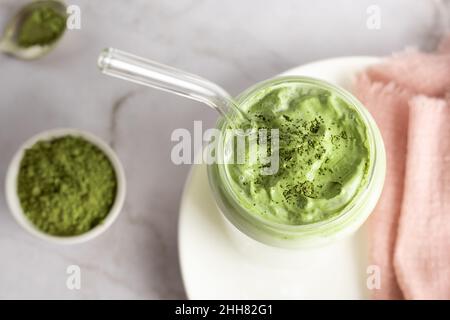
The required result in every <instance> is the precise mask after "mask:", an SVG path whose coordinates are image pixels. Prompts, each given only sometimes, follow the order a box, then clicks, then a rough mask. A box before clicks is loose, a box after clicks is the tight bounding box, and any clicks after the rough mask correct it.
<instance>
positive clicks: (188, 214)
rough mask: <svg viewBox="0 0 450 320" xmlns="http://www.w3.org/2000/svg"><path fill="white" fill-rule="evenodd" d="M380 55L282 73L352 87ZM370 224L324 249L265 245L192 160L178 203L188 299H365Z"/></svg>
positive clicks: (299, 68)
mask: <svg viewBox="0 0 450 320" xmlns="http://www.w3.org/2000/svg"><path fill="white" fill-rule="evenodd" d="M379 61H380V59H379V58H375V57H344V58H335V59H329V60H323V61H318V62H314V63H310V64H307V65H304V66H300V67H297V68H294V69H292V70H289V71H287V72H285V73H283V75H305V76H310V77H315V78H319V79H323V80H326V81H329V82H331V83H334V84H337V85H339V86H341V87H343V88H345V89H347V90H349V91H350V92H351V91H352V87H351V85H352V83H353V80H354V76H355V74H356V73H358V72H359V71H361V70H363V69H364V68H366V67H367V66H369V65H371V64H374V63H377V62H379ZM365 229H366V227H365V226H363V227H362V228H361V229H360V230H359V231H358V232H356V233H355V234H354V235H352V236H350V237H348V238H346V239H343V240H341V241H339V242H335V243H333V244H331V245H328V246H326V247H320V248H315V249H308V250H304V249H302V250H285V249H278V248H272V247H269V246H266V245H263V244H260V243H258V242H256V241H254V240H252V239H250V238H248V237H247V236H245V235H244V234H242V233H240V232H239V231H237V230H236V229H235V228H234V227H233V226H232V225H231V224H230V223H229V222H228V221H226V220H225V218H223V216H222V214H221V213H220V212H219V210H218V209H217V207H216V205H215V201H214V199H213V196H212V194H211V191H210V189H209V185H208V177H207V173H206V165H193V167H192V169H191V173H190V175H189V178H188V180H187V182H186V185H185V188H184V193H183V197H182V200H181V206H180V220H179V226H178V241H179V256H180V264H181V272H182V276H183V280H184V286H185V289H186V292H187V295H188V297H189V298H190V299H367V298H368V297H369V292H368V289H367V286H366V279H367V273H366V270H367V267H368V259H367V258H368V257H367V253H368V244H367V233H366V231H365Z"/></svg>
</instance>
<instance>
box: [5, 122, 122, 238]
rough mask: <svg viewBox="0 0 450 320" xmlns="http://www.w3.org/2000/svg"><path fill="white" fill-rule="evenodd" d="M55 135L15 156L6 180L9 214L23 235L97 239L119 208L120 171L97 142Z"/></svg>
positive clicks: (67, 135) (108, 149) (77, 136)
mask: <svg viewBox="0 0 450 320" xmlns="http://www.w3.org/2000/svg"><path fill="white" fill-rule="evenodd" d="M63 132H64V131H63ZM59 133H60V134H57V135H56V136H53V137H52V138H50V139H48V138H41V139H37V138H34V139H33V143H30V142H29V143H27V144H26V147H24V148H23V149H22V150H20V151H19V153H18V155H16V159H14V160H13V163H12V165H11V167H10V170H9V171H10V172H8V177H7V198H8V203H9V205H10V208H11V211H12V212H13V215H14V216H15V217H16V219H17V220H18V222H19V223H20V224H22V225H23V226H24V227H25V228H26V229H28V231H31V232H32V233H34V234H36V233H38V235H39V233H40V235H42V233H43V234H44V237H46V236H50V237H51V238H59V239H64V238H77V237H81V238H82V237H84V236H87V235H88V234H92V233H97V234H98V233H99V231H102V229H105V228H106V227H108V226H109V225H110V224H112V220H113V219H114V218H115V217H116V216H117V215H118V213H119V211H120V208H121V206H122V204H123V201H124V193H125V191H124V188H125V187H124V174H123V169H122V167H121V165H120V163H119V162H118V159H117V158H116V156H115V155H114V153H113V151H112V150H111V149H110V148H109V147H108V146H107V145H106V144H104V143H103V142H101V141H99V140H98V139H97V138H95V137H92V136H89V135H87V134H83V136H80V135H76V134H66V135H64V134H61V132H59ZM47 134H48V133H47ZM38 137H39V136H38ZM85 137H86V139H85ZM94 140H95V141H94ZM18 159H19V160H18ZM14 177H15V179H14ZM14 180H15V181H14ZM14 184H15V185H14ZM14 189H15V191H16V192H15V195H12V193H13V191H14ZM12 190H13V191H12ZM19 211H20V213H18V212H19ZM111 215H112V216H113V217H110V216H111ZM23 217H26V219H24V218H23ZM24 220H27V221H26V222H25V221H24ZM107 220H108V223H105V222H106V221H107ZM105 224H107V225H106V226H104V225H105ZM30 227H31V228H30ZM30 229H34V230H30ZM36 229H37V230H36ZM98 229H100V230H98ZM93 231H96V232H93ZM47 238H48V237H47ZM88 238H92V236H89V237H88ZM85 240H86V239H85ZM74 242H82V241H74Z"/></svg>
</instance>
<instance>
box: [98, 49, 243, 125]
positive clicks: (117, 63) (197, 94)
mask: <svg viewBox="0 0 450 320" xmlns="http://www.w3.org/2000/svg"><path fill="white" fill-rule="evenodd" d="M98 67H99V68H100V70H101V71H102V72H103V73H104V74H107V75H109V76H113V77H116V78H120V79H124V80H128V81H131V82H135V83H138V84H141V85H144V86H149V87H152V88H156V89H160V90H164V91H167V92H171V93H175V94H178V95H181V96H184V97H187V98H190V99H193V100H197V101H200V102H203V103H204V104H206V105H208V106H210V107H212V108H213V109H214V110H216V111H218V112H219V113H220V114H221V115H222V116H223V117H225V119H226V120H227V121H228V123H229V124H230V125H231V126H232V128H234V129H244V130H247V129H249V126H250V122H249V120H248V118H247V116H246V115H245V114H244V113H243V112H242V111H241V110H240V109H239V108H238V107H237V106H236V104H235V103H234V101H233V100H232V98H231V97H230V95H229V94H228V93H227V92H226V91H225V90H224V89H222V88H221V87H220V86H218V85H216V84H215V83H213V82H211V81H208V80H206V79H203V78H201V77H199V76H196V75H193V74H190V73H187V72H184V71H181V70H178V69H175V68H172V67H170V66H166V65H164V64H160V63H158V62H154V61H151V60H147V59H144V58H141V57H138V56H135V55H133V54H130V53H127V52H123V51H120V50H117V49H113V48H108V49H105V50H103V51H102V52H101V54H100V56H99V58H98ZM232 114H234V115H237V116H238V117H241V120H242V119H243V120H246V121H244V122H242V121H241V123H244V124H246V125H245V126H244V128H243V126H242V125H240V126H237V125H236V118H235V117H233V116H232Z"/></svg>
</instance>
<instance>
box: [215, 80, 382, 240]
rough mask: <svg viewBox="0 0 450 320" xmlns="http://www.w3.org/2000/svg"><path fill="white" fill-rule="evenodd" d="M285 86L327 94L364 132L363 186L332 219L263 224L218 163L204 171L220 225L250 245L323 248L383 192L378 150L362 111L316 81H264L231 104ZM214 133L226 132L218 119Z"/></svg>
mask: <svg viewBox="0 0 450 320" xmlns="http://www.w3.org/2000/svg"><path fill="white" fill-rule="evenodd" d="M285 82H295V83H298V84H302V85H305V86H308V87H311V88H317V89H324V90H327V91H330V92H332V93H333V94H334V95H336V96H337V97H339V98H340V99H342V100H343V101H345V102H346V103H347V104H348V105H350V106H352V107H353V108H354V109H355V111H356V112H357V113H358V114H359V115H360V117H361V119H362V121H363V122H364V124H365V125H366V127H367V130H366V131H367V138H368V148H369V159H371V161H369V162H370V164H369V168H368V171H367V172H368V174H367V177H368V178H367V181H366V182H365V185H363V186H362V188H361V190H360V191H359V192H358V193H357V194H356V196H355V197H354V199H353V200H352V201H351V202H350V203H349V204H348V205H347V206H345V208H344V209H343V210H342V212H340V213H339V214H338V215H336V216H334V217H331V218H329V219H327V220H323V221H319V222H314V223H310V224H303V225H291V224H282V223H278V222H274V221H268V220H267V219H264V218H262V217H260V216H258V215H255V214H252V213H251V212H249V211H248V210H247V209H246V208H244V207H243V206H242V205H241V204H240V203H239V201H238V200H237V197H236V196H235V195H234V193H233V191H232V189H231V185H230V177H229V176H228V174H227V170H226V164H224V163H225V161H224V159H217V161H216V162H215V163H213V164H209V165H208V178H209V183H210V187H211V190H212V193H213V196H214V198H215V200H216V203H217V205H218V207H219V210H220V211H221V212H222V213H223V215H224V216H225V217H226V219H227V220H228V221H229V222H231V224H232V225H233V226H234V227H236V228H237V229H238V230H240V231H241V232H242V233H244V234H245V235H247V236H249V237H251V238H253V239H254V240H257V241H259V242H261V243H264V244H267V245H270V246H275V247H281V248H301V247H312V246H318V245H323V244H326V243H328V242H330V241H333V240H336V239H339V238H342V237H343V236H346V235H349V234H351V233H353V232H355V231H356V230H357V229H358V228H359V227H360V226H361V225H362V224H363V223H364V221H365V220H366V219H367V218H368V216H369V215H370V213H371V212H372V210H373V209H374V207H375V205H376V203H377V201H378V199H379V197H380V194H381V191H382V188H383V183H384V177H385V171H386V155H385V150H384V145H383V141H382V138H381V134H380V132H379V130H378V128H377V126H376V124H375V121H374V120H373V118H372V117H371V115H370V114H369V112H368V111H367V110H366V109H365V108H364V106H363V105H362V104H361V103H360V102H359V101H358V100H357V99H356V98H355V97H354V96H353V95H351V94H350V93H349V92H347V91H345V90H344V89H342V88H339V87H337V86H335V85H332V84H330V83H327V82H325V81H322V80H318V79H313V78H309V77H300V76H295V77H293V76H290V77H280V78H275V79H271V80H267V81H264V82H261V83H258V84H256V85H255V86H253V87H251V88H249V89H247V90H246V91H245V92H243V93H242V94H240V95H239V96H238V97H237V98H236V101H237V104H238V105H240V104H243V103H244V102H245V101H246V100H247V99H249V98H250V97H252V96H253V95H254V94H256V93H258V92H260V91H261V90H264V89H265V88H269V87H271V86H275V85H279V84H283V83H285ZM217 128H218V129H219V130H220V131H221V132H223V131H224V130H225V129H226V128H227V126H226V124H225V121H224V120H223V119H219V121H218V124H217ZM226 136H227V135H226V134H221V135H220V137H221V138H220V139H222V140H223V139H226ZM218 145H221V146H226V143H225V141H221V143H219V144H218ZM225 153H226V152H218V156H219V157H220V154H222V157H223V154H225Z"/></svg>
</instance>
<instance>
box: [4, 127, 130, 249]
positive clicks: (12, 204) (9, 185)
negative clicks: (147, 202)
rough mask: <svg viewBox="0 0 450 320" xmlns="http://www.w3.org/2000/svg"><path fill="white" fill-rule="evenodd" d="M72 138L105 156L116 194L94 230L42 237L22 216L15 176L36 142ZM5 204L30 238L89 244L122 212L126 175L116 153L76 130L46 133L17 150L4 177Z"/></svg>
mask: <svg viewBox="0 0 450 320" xmlns="http://www.w3.org/2000/svg"><path fill="white" fill-rule="evenodd" d="M67 135H72V136H76V137H81V138H83V139H85V140H87V141H89V142H90V143H92V144H93V145H95V146H97V147H98V148H99V149H100V150H102V151H103V152H104V154H105V155H106V156H107V157H108V159H109V160H110V162H111V164H112V166H113V168H114V170H115V173H116V179H117V194H116V199H115V201H114V204H113V206H112V208H111V211H110V212H109V214H108V215H107V216H106V218H105V220H104V221H103V222H102V223H100V224H99V225H97V226H96V227H94V228H93V229H91V230H89V231H87V232H85V233H83V234H80V235H76V236H67V237H63V236H54V235H51V234H48V233H45V232H44V231H41V230H39V229H38V228H37V227H36V226H35V225H34V224H33V223H32V222H31V221H30V220H29V219H28V218H27V217H26V216H25V214H24V213H23V211H22V207H21V205H20V200H19V197H18V194H17V176H18V173H19V169H20V162H21V161H22V158H23V155H24V152H25V150H26V149H29V148H30V147H32V146H33V145H34V144H35V143H36V142H38V141H42V140H52V139H55V138H59V137H63V136H67ZM5 190H6V201H7V203H8V206H9V209H10V211H11V213H12V215H13V217H14V218H15V219H16V221H17V222H18V223H19V224H20V225H21V226H22V227H23V228H24V229H25V230H27V231H28V232H29V233H30V234H32V235H34V236H37V237H39V238H41V239H44V240H47V241H50V242H53V243H58V244H76V243H82V242H85V241H88V240H91V239H93V238H95V237H97V236H99V235H100V234H102V233H103V232H105V231H106V229H108V228H109V227H110V226H111V225H112V223H113V222H114V220H116V218H117V217H118V215H119V213H120V211H121V210H122V207H123V203H124V201H125V193H126V181H125V173H124V170H123V167H122V164H121V163H120V161H119V159H118V157H117V156H116V154H115V152H114V151H113V150H112V149H111V148H110V147H109V146H108V145H107V144H106V143H105V142H103V141H102V140H101V139H99V138H97V137H96V136H94V135H92V134H90V133H87V132H84V131H80V130H77V129H55V130H49V131H45V132H42V133H39V134H37V135H35V136H33V137H32V138H31V139H29V140H28V141H27V142H25V143H24V144H23V145H22V146H21V147H20V149H19V150H18V151H17V153H16V154H15V156H14V158H13V160H12V162H11V164H10V166H9V169H8V173H7V175H6V187H5Z"/></svg>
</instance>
